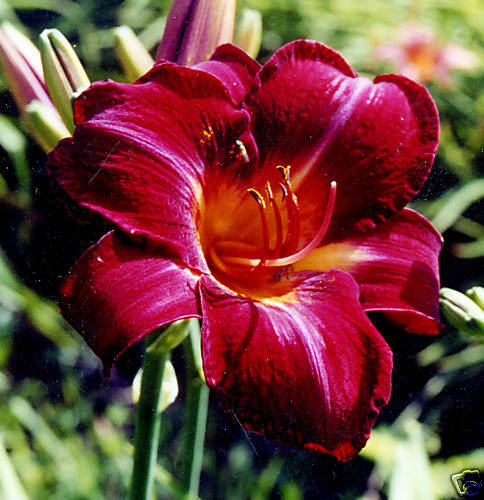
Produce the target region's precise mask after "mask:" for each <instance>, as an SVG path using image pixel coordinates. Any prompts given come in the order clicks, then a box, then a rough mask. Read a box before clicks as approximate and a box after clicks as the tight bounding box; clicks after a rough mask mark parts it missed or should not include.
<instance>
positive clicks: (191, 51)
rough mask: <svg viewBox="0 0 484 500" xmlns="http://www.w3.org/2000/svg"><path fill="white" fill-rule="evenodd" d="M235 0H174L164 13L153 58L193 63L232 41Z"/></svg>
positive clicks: (189, 64) (208, 56)
mask: <svg viewBox="0 0 484 500" xmlns="http://www.w3.org/2000/svg"><path fill="white" fill-rule="evenodd" d="M234 22H235V0H175V1H174V2H173V5H172V7H171V10H170V13H169V14H168V18H167V22H166V27H165V32H164V34H163V39H162V40H161V42H160V45H159V47H158V52H157V55H156V58H157V59H166V60H168V61H175V62H177V63H178V64H183V65H185V66H193V65H194V64H197V63H199V62H202V61H205V60H207V59H209V58H210V56H211V55H212V54H213V52H214V51H215V49H216V48H217V47H218V46H219V45H222V44H224V43H230V42H232V39H233V35H234Z"/></svg>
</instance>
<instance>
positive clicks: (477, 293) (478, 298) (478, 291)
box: [466, 286, 484, 309]
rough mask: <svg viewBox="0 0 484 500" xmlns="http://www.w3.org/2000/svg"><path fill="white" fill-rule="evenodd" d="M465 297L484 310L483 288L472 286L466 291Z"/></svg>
mask: <svg viewBox="0 0 484 500" xmlns="http://www.w3.org/2000/svg"><path fill="white" fill-rule="evenodd" d="M466 295H467V296H468V297H469V298H470V299H471V300H473V301H474V302H475V303H476V304H477V305H478V306H479V307H480V308H481V309H484V287H482V286H474V287H472V288H469V290H467V292H466Z"/></svg>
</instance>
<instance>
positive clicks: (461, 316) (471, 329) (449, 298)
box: [440, 288, 484, 335]
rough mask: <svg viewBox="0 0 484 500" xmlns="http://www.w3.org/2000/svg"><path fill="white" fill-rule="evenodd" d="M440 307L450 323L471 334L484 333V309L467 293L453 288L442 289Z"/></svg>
mask: <svg viewBox="0 0 484 500" xmlns="http://www.w3.org/2000/svg"><path fill="white" fill-rule="evenodd" d="M440 307H441V310H442V312H443V313H444V316H445V317H446V318H447V320H448V321H449V323H451V324H452V325H454V326H455V327H456V328H459V330H462V331H463V332H466V333H469V334H471V335H476V334H477V335H482V334H484V310H482V309H481V308H480V307H479V305H478V304H477V303H476V302H474V301H473V300H471V299H470V298H469V297H468V296H467V295H464V294H463V293H460V292H458V291H456V290H452V289H451V288H442V289H441V290H440Z"/></svg>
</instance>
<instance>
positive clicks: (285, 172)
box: [276, 165, 301, 253]
mask: <svg viewBox="0 0 484 500" xmlns="http://www.w3.org/2000/svg"><path fill="white" fill-rule="evenodd" d="M276 168H277V170H279V172H280V173H281V175H282V179H283V181H282V184H281V187H282V186H284V189H283V200H285V202H286V211H287V235H286V241H285V242H284V245H283V246H282V251H283V253H292V252H294V251H295V250H296V248H297V247H298V245H299V234H300V230H301V221H300V217H299V206H298V204H297V198H296V195H295V194H294V191H293V189H292V186H291V174H290V172H291V165H288V166H287V167H283V166H282V165H278V166H277V167H276Z"/></svg>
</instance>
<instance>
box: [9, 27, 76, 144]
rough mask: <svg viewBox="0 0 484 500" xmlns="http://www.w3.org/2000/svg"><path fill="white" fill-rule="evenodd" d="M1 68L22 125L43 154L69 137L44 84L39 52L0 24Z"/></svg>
mask: <svg viewBox="0 0 484 500" xmlns="http://www.w3.org/2000/svg"><path fill="white" fill-rule="evenodd" d="M0 69H1V70H2V72H3V74H4V76H5V79H6V81H7V84H8V86H9V88H10V90H11V91H12V94H13V97H14V99H15V102H16V103H17V106H18V108H19V111H20V113H21V115H22V117H23V120H24V123H25V125H26V126H27V128H28V129H29V131H30V133H31V134H32V136H33V137H34V138H35V139H36V141H37V142H38V143H39V145H40V146H41V147H42V148H43V149H44V151H46V152H48V151H50V150H51V149H52V148H53V147H54V146H55V144H56V142H57V141H59V140H60V139H62V138H63V137H66V136H68V135H69V131H68V130H67V128H66V126H65V125H64V122H63V121H62V118H61V117H60V115H59V113H58V112H57V109H56V108H55V106H54V103H53V102H52V99H51V98H50V95H49V93H48V91H47V87H46V85H45V80H44V73H43V70H42V62H41V57H40V52H39V50H38V49H37V47H36V46H35V45H34V44H33V43H32V42H31V41H30V40H29V39H28V38H27V37H26V36H25V35H23V34H22V33H21V32H20V31H18V30H17V29H16V28H14V27H13V26H12V25H11V24H10V23H8V22H4V23H2V24H0Z"/></svg>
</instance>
